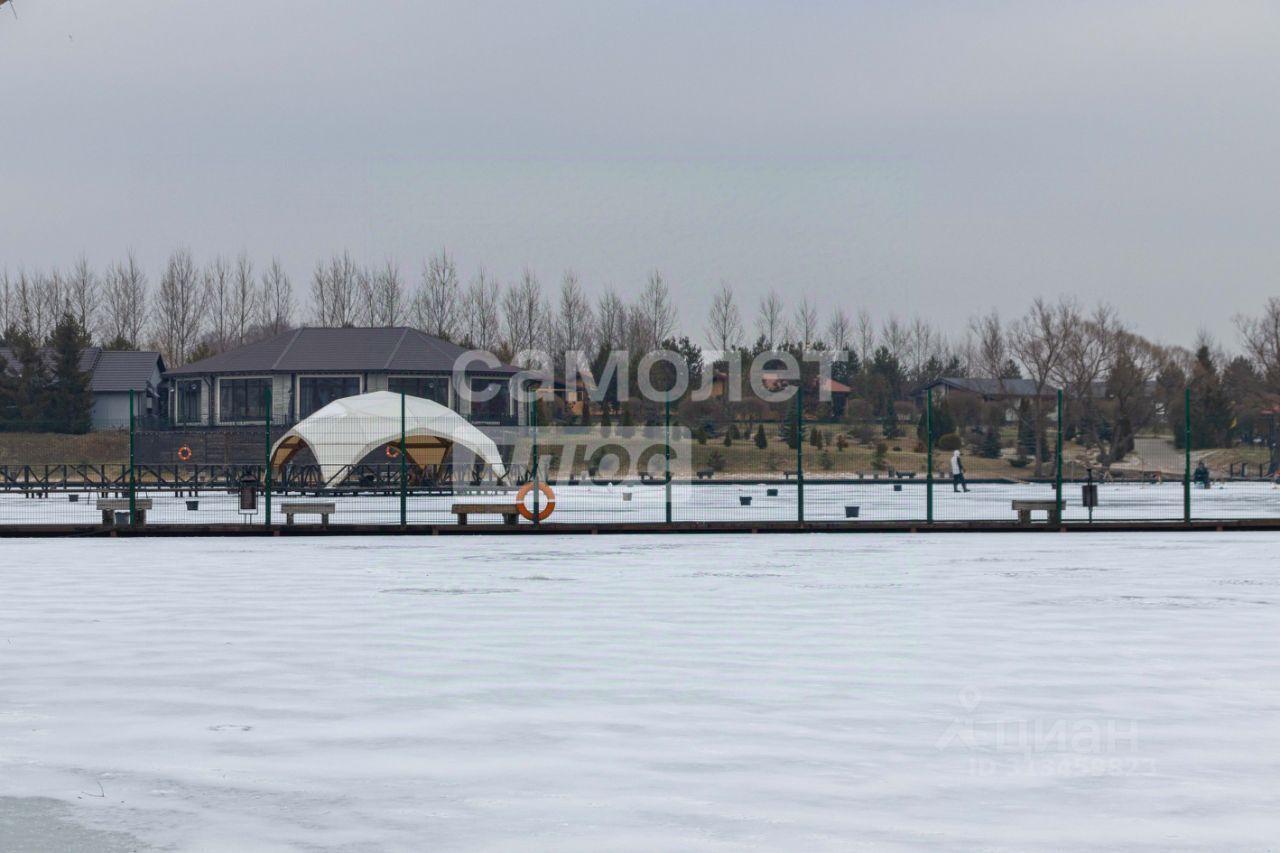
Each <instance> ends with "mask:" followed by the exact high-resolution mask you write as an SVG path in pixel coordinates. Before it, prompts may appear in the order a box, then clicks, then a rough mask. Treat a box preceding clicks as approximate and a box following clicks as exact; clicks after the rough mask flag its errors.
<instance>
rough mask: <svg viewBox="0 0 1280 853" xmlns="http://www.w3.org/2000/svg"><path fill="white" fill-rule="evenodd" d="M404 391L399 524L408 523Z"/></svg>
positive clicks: (401, 400)
mask: <svg viewBox="0 0 1280 853" xmlns="http://www.w3.org/2000/svg"><path fill="white" fill-rule="evenodd" d="M404 395H405V392H403V391H401V392H400V526H401V527H405V526H406V525H408V524H409V461H408V459H407V458H406V456H407V453H408V443H407V442H406V441H405V418H404V409H405V397H404Z"/></svg>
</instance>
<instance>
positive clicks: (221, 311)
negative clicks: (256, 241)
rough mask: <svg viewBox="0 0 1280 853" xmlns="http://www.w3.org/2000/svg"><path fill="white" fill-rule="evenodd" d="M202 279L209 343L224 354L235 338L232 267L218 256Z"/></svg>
mask: <svg viewBox="0 0 1280 853" xmlns="http://www.w3.org/2000/svg"><path fill="white" fill-rule="evenodd" d="M201 278H202V281H203V283H204V298H205V304H206V306H207V313H208V317H209V340H208V343H209V345H210V346H211V347H212V348H213V350H214V352H223V351H225V350H226V349H227V348H228V347H229V346H230V345H231V344H232V337H233V335H232V332H231V314H232V309H231V305H232V288H231V265H230V264H229V263H227V259H226V258H224V257H222V256H221V255H218V256H217V257H215V258H214V259H213V260H212V261H210V262H209V263H208V265H206V266H205V268H204V274H203V275H202V277H201Z"/></svg>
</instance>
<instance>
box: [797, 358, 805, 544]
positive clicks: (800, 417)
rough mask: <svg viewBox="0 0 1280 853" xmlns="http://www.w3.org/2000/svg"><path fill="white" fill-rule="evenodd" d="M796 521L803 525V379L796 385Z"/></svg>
mask: <svg viewBox="0 0 1280 853" xmlns="http://www.w3.org/2000/svg"><path fill="white" fill-rule="evenodd" d="M795 432H796V520H797V521H799V522H800V523H801V524H804V377H803V376H802V377H801V378H800V382H799V384H798V385H796V430H795Z"/></svg>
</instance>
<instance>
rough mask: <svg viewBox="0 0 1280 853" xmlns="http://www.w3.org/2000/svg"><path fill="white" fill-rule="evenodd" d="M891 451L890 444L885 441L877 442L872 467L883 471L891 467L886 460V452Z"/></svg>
mask: <svg viewBox="0 0 1280 853" xmlns="http://www.w3.org/2000/svg"><path fill="white" fill-rule="evenodd" d="M888 452H889V446H888V445H887V444H885V443H884V442H883V441H877V442H876V450H875V453H874V454H873V455H872V457H871V467H872V468H874V469H875V470H877V471H883V470H885V469H886V468H888V467H889V465H888V463H887V462H886V461H885V454H886V453H888Z"/></svg>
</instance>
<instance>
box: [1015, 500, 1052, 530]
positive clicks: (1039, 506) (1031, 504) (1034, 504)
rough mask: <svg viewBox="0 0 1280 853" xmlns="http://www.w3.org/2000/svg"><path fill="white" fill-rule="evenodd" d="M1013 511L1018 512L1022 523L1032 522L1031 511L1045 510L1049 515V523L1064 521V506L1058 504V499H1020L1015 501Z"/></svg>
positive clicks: (1019, 521) (1019, 520)
mask: <svg viewBox="0 0 1280 853" xmlns="http://www.w3.org/2000/svg"><path fill="white" fill-rule="evenodd" d="M1012 508H1013V511H1014V512H1016V513H1018V523H1019V524H1022V525H1029V524H1031V513H1033V512H1043V513H1046V514H1047V515H1048V523H1049V524H1061V523H1062V508H1061V507H1059V506H1058V502H1057V500H1048V501H1031V500H1019V501H1013V506H1012Z"/></svg>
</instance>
